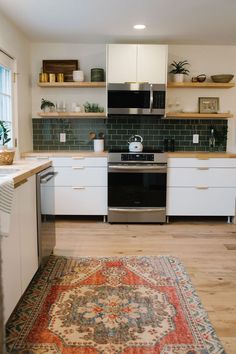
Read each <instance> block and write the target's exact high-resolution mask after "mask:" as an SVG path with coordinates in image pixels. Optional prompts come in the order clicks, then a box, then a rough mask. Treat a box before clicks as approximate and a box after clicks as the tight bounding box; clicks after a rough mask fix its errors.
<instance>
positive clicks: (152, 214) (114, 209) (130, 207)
mask: <svg viewBox="0 0 236 354" xmlns="http://www.w3.org/2000/svg"><path fill="white" fill-rule="evenodd" d="M166 171H167V168H166V165H146V166H144V165H136V164H135V165H131V164H130V165H122V164H121V165H119V164H118V165H110V166H109V168H108V221H109V222H165V218H166Z"/></svg>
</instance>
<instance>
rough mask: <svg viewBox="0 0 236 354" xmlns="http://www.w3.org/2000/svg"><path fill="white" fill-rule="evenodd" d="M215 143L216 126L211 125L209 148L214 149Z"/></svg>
mask: <svg viewBox="0 0 236 354" xmlns="http://www.w3.org/2000/svg"><path fill="white" fill-rule="evenodd" d="M215 145H216V139H215V131H214V128H213V127H211V133H210V137H209V150H210V151H214V150H215Z"/></svg>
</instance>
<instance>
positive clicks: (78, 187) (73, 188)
mask: <svg viewBox="0 0 236 354" xmlns="http://www.w3.org/2000/svg"><path fill="white" fill-rule="evenodd" d="M72 189H75V190H76V189H78V190H79V189H85V187H72Z"/></svg>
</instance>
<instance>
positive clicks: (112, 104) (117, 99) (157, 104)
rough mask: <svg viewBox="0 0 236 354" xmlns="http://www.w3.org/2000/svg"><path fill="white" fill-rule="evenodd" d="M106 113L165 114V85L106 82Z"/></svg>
mask: <svg viewBox="0 0 236 354" xmlns="http://www.w3.org/2000/svg"><path fill="white" fill-rule="evenodd" d="M107 100H108V102H107V103H108V105H107V106H108V115H112V114H122V115H127V114H139V115H159V116H163V115H164V114H165V101H166V85H164V84H149V83H139V82H134V83H119V84H116V83H112V84H108V94H107Z"/></svg>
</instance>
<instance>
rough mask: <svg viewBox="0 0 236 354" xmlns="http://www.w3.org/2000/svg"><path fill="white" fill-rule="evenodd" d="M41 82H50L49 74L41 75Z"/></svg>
mask: <svg viewBox="0 0 236 354" xmlns="http://www.w3.org/2000/svg"><path fill="white" fill-rule="evenodd" d="M39 82H48V74H47V73H40V74H39Z"/></svg>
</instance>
